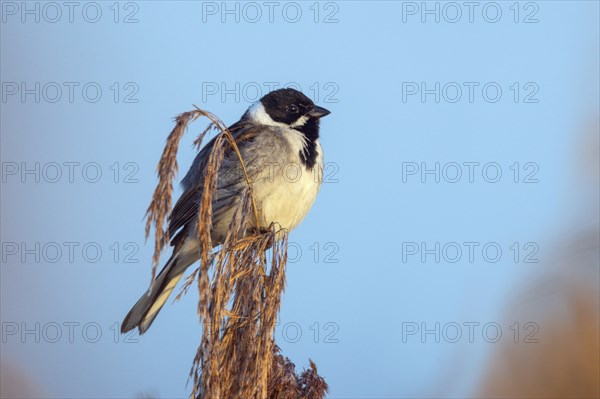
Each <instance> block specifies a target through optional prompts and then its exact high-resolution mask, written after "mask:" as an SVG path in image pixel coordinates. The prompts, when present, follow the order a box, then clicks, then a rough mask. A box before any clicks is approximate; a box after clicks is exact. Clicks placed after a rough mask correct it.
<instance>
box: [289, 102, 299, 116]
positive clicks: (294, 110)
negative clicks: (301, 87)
mask: <svg viewBox="0 0 600 399" xmlns="http://www.w3.org/2000/svg"><path fill="white" fill-rule="evenodd" d="M298 111H299V110H298V107H297V106H296V105H294V104H292V105H288V106H287V112H289V113H290V114H297V113H298Z"/></svg>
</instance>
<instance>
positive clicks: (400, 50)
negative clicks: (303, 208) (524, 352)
mask: <svg viewBox="0 0 600 399" xmlns="http://www.w3.org/2000/svg"><path fill="white" fill-rule="evenodd" d="M23 4H24V3H21V2H6V1H2V2H1V3H0V5H1V7H2V24H1V31H0V32H1V57H0V58H1V61H0V67H1V74H2V76H1V81H2V99H1V101H2V102H1V103H0V105H1V107H2V111H1V125H0V127H1V130H2V136H1V140H2V141H1V149H0V155H1V157H2V179H3V180H2V194H1V211H2V227H1V235H2V237H1V241H2V245H3V247H2V251H3V252H2V256H3V259H2V269H1V272H2V281H1V292H2V294H1V295H2V304H1V310H2V323H3V324H2V332H3V341H2V361H3V362H6V363H10V364H13V365H16V366H18V367H19V368H21V369H22V370H24V372H26V373H28V374H30V375H32V376H33V378H34V379H35V380H36V381H37V383H38V385H39V386H40V390H41V391H42V392H43V394H44V395H47V396H48V397H90V398H92V397H128V396H132V395H135V394H137V393H140V392H149V393H153V394H158V395H159V396H160V397H164V398H167V397H184V396H186V394H187V393H188V392H189V387H188V388H186V379H187V373H188V371H189V368H190V366H191V363H192V359H193V356H194V353H195V349H196V346H197V344H198V342H199V339H200V333H201V331H200V327H199V324H198V320H197V317H196V312H195V306H196V301H197V293H196V292H194V291H193V290H191V291H190V293H189V294H188V295H187V296H186V297H185V298H183V299H182V300H181V301H180V302H178V303H176V304H175V305H173V306H167V307H166V308H165V309H164V310H163V312H161V314H160V316H159V317H158V318H157V320H156V322H155V324H154V325H153V326H152V329H151V330H150V331H149V333H148V334H146V335H144V336H143V337H137V336H133V337H127V338H126V339H127V340H134V341H135V342H124V339H125V338H124V337H121V336H118V335H116V334H115V323H117V322H120V321H121V320H122V318H123V316H124V315H125V313H126V312H127V310H128V309H129V307H130V306H131V305H132V304H133V303H134V302H135V300H137V298H138V297H139V295H140V294H141V293H142V292H143V291H144V290H145V289H146V287H147V285H148V282H149V278H150V261H151V256H152V245H151V242H148V243H147V244H146V243H145V242H144V236H143V220H142V218H143V215H144V212H145V209H146V207H147V205H148V203H149V200H150V196H151V194H152V191H153V189H154V186H155V183H156V180H155V175H154V169H155V166H156V164H157V162H158V158H159V156H160V153H161V151H162V148H163V145H164V142H165V138H166V136H167V134H168V133H169V131H170V129H171V128H172V117H173V116H175V115H176V114H178V113H180V112H183V111H186V110H190V109H192V108H193V105H192V104H196V105H198V106H201V107H202V108H205V109H207V110H210V111H211V112H213V113H215V114H216V115H218V116H219V117H220V118H221V119H222V120H224V121H225V122H226V123H233V122H235V121H236V120H237V119H238V118H239V117H240V116H241V115H242V113H243V112H244V111H245V109H246V108H247V107H248V106H249V105H250V103H251V102H252V101H254V100H255V99H257V98H258V97H259V96H260V95H261V94H265V93H266V92H268V90H269V88H272V87H282V86H286V85H288V86H289V85H292V86H295V87H298V88H300V89H302V91H303V92H305V93H306V94H307V95H309V96H310V97H311V98H313V99H314V100H315V101H316V102H317V103H318V104H320V105H322V106H324V107H326V108H328V109H330V110H331V111H332V113H331V115H330V116H328V117H327V118H325V119H324V120H323V122H322V135H321V136H322V144H323V148H324V151H325V160H326V162H327V165H328V166H327V169H326V182H325V184H324V185H323V187H322V190H321V192H320V194H319V197H318V199H317V201H316V203H315V205H314V207H313V209H312V211H311V213H310V214H309V215H308V217H307V218H306V220H305V221H304V222H303V223H302V224H301V226H300V227H299V228H297V229H296V230H295V231H294V232H292V234H291V236H290V240H291V241H292V242H293V243H294V248H295V249H296V250H297V253H298V256H297V257H296V259H294V260H295V261H294V262H290V264H289V265H288V271H287V289H286V292H285V296H284V300H283V303H282V308H281V317H280V327H278V329H277V331H276V340H277V342H278V344H279V345H280V346H281V348H282V350H283V353H284V354H285V355H287V356H288V357H290V358H291V359H292V361H293V362H294V363H295V364H296V366H297V368H298V369H302V368H303V367H305V366H307V364H308V359H309V358H311V359H313V360H314V361H315V362H316V363H317V365H318V366H319V371H320V372H321V373H322V375H324V376H325V378H326V379H327V382H328V383H329V385H330V387H331V389H330V396H331V397H333V398H341V397H344V398H346V397H354V398H358V397H415V396H464V395H467V394H468V393H469V392H470V391H471V390H472V388H473V386H474V384H475V381H476V380H477V378H478V376H479V371H480V370H481V367H482V364H484V363H483V362H484V361H485V356H486V354H487V353H488V352H489V351H490V350H491V349H492V348H494V345H495V344H494V343H490V342H488V341H489V339H488V338H489V336H485V337H484V336H483V335H482V331H481V328H482V326H484V325H486V324H488V323H498V325H500V327H501V329H502V332H503V338H502V339H511V338H510V334H512V332H511V331H510V330H509V327H510V324H511V323H510V322H507V321H506V320H503V319H502V316H501V314H502V308H503V304H504V303H505V301H506V300H507V299H508V298H510V296H511V295H512V293H513V291H514V290H515V289H516V287H518V286H519V284H522V281H524V276H526V275H527V274H528V273H530V272H532V270H533V268H535V267H536V266H537V265H536V264H531V263H525V262H524V260H525V258H526V256H527V255H530V258H528V259H538V260H539V262H540V264H543V263H544V262H545V261H548V259H549V258H551V257H552V246H553V244H552V242H553V240H555V239H556V237H555V236H556V235H559V234H560V232H562V231H563V230H562V229H564V228H565V227H564V226H568V225H569V221H570V220H571V219H572V218H573V217H574V215H575V214H577V213H578V211H580V209H579V206H578V205H577V204H578V202H577V196H578V194H577V193H578V189H577V188H576V187H574V185H573V176H574V175H576V174H578V173H579V171H578V169H577V165H576V160H577V158H578V152H577V151H578V149H579V147H580V146H581V140H580V137H581V134H580V133H581V130H582V125H584V124H585V122H586V120H587V118H589V117H590V116H591V117H593V114H594V112H597V106H598V37H599V21H598V12H599V10H598V3H597V2H593V1H573V2H566V1H552V2H550V1H538V2H517V3H514V2H496V3H490V2H477V4H476V6H474V8H473V9H469V8H468V7H467V6H464V5H462V3H452V5H450V6H449V5H448V4H447V3H441V2H429V3H427V5H426V7H428V8H427V10H434V12H437V13H438V14H437V16H438V17H439V22H436V20H435V18H436V14H435V13H434V14H430V13H426V12H424V11H423V8H422V7H423V4H424V3H422V2H393V1H381V2H365V1H342V2H321V3H316V2H295V3H294V2H275V3H274V5H273V8H272V9H270V8H269V7H270V6H269V5H265V4H264V3H262V2H258V3H252V5H250V6H248V5H247V4H246V3H236V2H229V3H227V4H226V5H225V3H222V2H188V1H179V2H177V1H176V2H166V1H141V2H139V1H138V2H121V3H116V4H117V7H115V6H114V4H113V2H99V3H94V4H96V5H93V4H91V3H86V2H83V3H78V5H77V6H76V7H75V8H74V9H73V10H72V15H71V16H72V22H71V21H70V20H69V18H70V17H71V16H70V15H69V9H68V8H67V7H65V6H64V5H63V6H60V5H59V10H60V11H59V12H60V17H59V14H57V13H56V12H57V9H56V8H52V7H48V6H47V5H46V4H45V3H36V2H28V3H27V5H28V7H30V8H29V9H30V10H33V13H32V14H31V13H30V14H28V13H27V12H25V11H24V10H23V9H22V7H23ZM36 4H37V6H36ZM455 4H458V7H457V6H455ZM515 4H516V5H515ZM36 7H37V8H36ZM98 10H100V14H98V13H97V11H98ZM117 10H118V12H117ZM227 10H229V12H228V11H227ZM435 10H439V11H435ZM484 10H485V11H484ZM498 10H500V14H498V13H497V11H498ZM517 10H518V12H517ZM270 12H272V14H270ZM457 12H459V13H460V18H459V17H458V15H459V14H457ZM471 12H472V14H470V13H471ZM36 13H37V15H36ZM259 16H260V17H259ZM36 17H39V22H36V20H35V18H36ZM470 18H472V19H471V20H470ZM95 20H97V22H93V21H95ZM115 20H116V21H117V22H115ZM423 20H424V22H423ZM454 20H457V22H452V21H454ZM536 20H537V22H536ZM52 21H55V22H52ZM126 21H127V22H128V23H126ZM494 21H495V22H494ZM515 21H516V22H515ZM526 21H527V22H528V23H525V22H526ZM36 84H38V85H37V86H36ZM98 88H99V89H100V91H98ZM24 90H29V92H27V91H25V94H24ZM71 90H72V91H71ZM498 90H500V91H498ZM424 91H425V94H423V92H424ZM27 93H29V94H27ZM59 93H60V94H59ZM36 97H39V98H36ZM36 100H39V101H36ZM204 126H205V123H204V122H202V121H201V122H199V123H197V124H196V125H194V126H193V127H192V128H191V129H190V132H189V133H188V135H187V136H186V138H184V141H183V143H182V145H181V148H180V157H179V160H180V171H185V170H187V167H188V165H189V164H190V162H191V160H192V159H193V157H194V155H195V153H194V150H193V148H192V147H191V143H192V141H193V138H194V137H195V135H196V134H197V133H199V132H200V131H201V129H203V128H204ZM36 165H37V166H36ZM36 168H37V169H36ZM436 168H437V169H436ZM23 170H33V172H30V173H29V174H27V173H25V174H23ZM428 170H429V171H432V172H427V171H428ZM517 171H518V173H517ZM71 172H72V175H71V174H70V173H71ZM98 172H99V173H100V175H98ZM469 172H472V176H471V178H469V176H470V175H469ZM498 172H499V173H500V175H498V174H497V173H498ZM436 173H437V174H438V175H437V176H436ZM457 173H460V178H458V175H457ZM179 177H182V174H180V175H179ZM36 179H37V180H39V181H36ZM436 179H437V180H438V181H436ZM455 180H456V181H455ZM496 180H497V181H496ZM453 181H455V182H453ZM515 181H516V182H515ZM578 223H579V222H578ZM578 226H579V225H578V224H577V223H576V224H575V227H578ZM515 242H516V243H518V244H517V246H516V247H515V246H514V243H515ZM15 243H16V245H17V247H15V246H14V245H13V244H15ZM69 243H73V244H69ZM115 243H116V244H115ZM415 243H416V244H415ZM436 243H437V244H436ZM465 243H472V244H465ZM21 244H24V245H25V247H23V246H22V245H21ZM36 245H39V249H36V248H37V247H36ZM436 245H439V250H437V249H436V248H437V247H436ZM469 245H470V246H471V247H470V246H469ZM57 247H58V248H60V253H59V252H56V251H57ZM457 247H458V248H460V250H461V255H460V256H459V255H458V254H457V253H456V252H453V251H456V248H457ZM517 247H518V248H519V252H518V254H517V251H516V248H517ZM28 248H29V249H31V248H33V250H32V251H30V252H29V255H27V253H28V252H27V251H26V250H27V249H28ZM69 248H73V253H72V257H69V255H70V254H69ZM98 248H99V249H100V251H101V253H100V254H98V253H97V251H98ZM415 248H417V249H415ZM469 248H473V256H474V257H473V260H472V261H471V260H470V259H469V256H468V255H469ZM483 248H486V251H488V250H489V252H483ZM497 248H500V250H501V251H502V252H501V254H500V255H499V256H498V260H497V261H496V259H495V258H496V255H494V251H495V250H496V249H497ZM423 249H424V250H427V249H430V250H431V249H433V252H432V253H430V254H429V255H427V254H425V255H423V253H422V250H423ZM411 251H413V252H414V251H417V252H415V253H411ZM291 252H293V251H291ZM436 254H437V255H438V256H439V257H440V261H439V262H436V260H435V257H436ZM36 255H39V256H40V260H39V262H37V261H36V259H35V256H36ZM515 256H516V261H515ZM454 259H456V261H455V262H454V261H453V260H454ZM129 261H135V262H134V263H129ZM465 322H467V323H471V322H472V323H479V324H478V326H479V327H477V328H478V330H476V331H475V332H476V333H475V338H474V339H473V341H474V342H469V340H468V339H467V331H468V329H467V327H465V325H464V323H465ZM36 323H39V327H36ZM53 323H54V324H53ZM65 323H67V324H65ZM73 323H75V324H73ZM77 323H79V324H77ZM436 323H440V324H439V325H440V333H439V335H440V337H441V338H440V342H435V335H434V334H430V335H424V336H423V337H424V339H422V335H421V332H422V331H421V328H422V327H423V326H424V327H426V328H429V329H435V328H436V327H435V326H436ZM453 323H457V324H458V325H460V326H462V327H461V328H462V333H463V335H462V338H461V339H460V340H458V342H456V343H452V342H449V341H452V339H449V337H450V336H449V335H448V334H450V331H451V328H453V326H454V325H455V324H453ZM57 325H58V326H59V327H56V326H57ZM415 325H416V326H418V327H419V332H418V333H416V334H415V335H407V331H408V329H410V328H411V326H415ZM68 326H73V327H72V328H73V330H69V328H70V327H68ZM14 328H17V330H16V331H17V332H16V333H15V332H14ZM444 328H446V329H445V330H444ZM542 328H543V326H542ZM25 329H29V330H33V331H34V332H33V333H31V334H25V335H23V330H25ZM36 329H37V331H38V332H37V333H36V332H35V331H36ZM56 331H58V332H60V337H59V338H58V339H54V337H55V335H56V334H55V332H56ZM70 331H72V332H73V339H70V338H69V332H70ZM96 331H100V333H101V336H99V337H98V338H97V337H96V335H95V332H96ZM403 333H404V335H403ZM446 333H447V334H446ZM36 334H37V335H36ZM444 334H446V335H444ZM37 338H39V341H40V342H36V339H37ZM55 340H56V342H51V341H55ZM423 340H425V342H422V341H423ZM71 341H72V342H71ZM93 341H96V342H93ZM457 365H458V366H457Z"/></svg>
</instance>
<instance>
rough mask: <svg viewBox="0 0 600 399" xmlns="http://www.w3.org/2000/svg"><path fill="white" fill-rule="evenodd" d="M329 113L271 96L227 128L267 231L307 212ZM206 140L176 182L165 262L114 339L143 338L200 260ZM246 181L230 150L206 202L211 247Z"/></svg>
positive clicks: (285, 95) (294, 95)
mask: <svg viewBox="0 0 600 399" xmlns="http://www.w3.org/2000/svg"><path fill="white" fill-rule="evenodd" d="M329 114H330V111H329V110H327V109H325V108H323V107H320V106H318V105H316V104H315V103H314V102H313V101H312V100H311V99H310V98H309V97H307V96H306V95H304V94H303V93H302V92H300V91H298V90H296V89H293V88H282V89H278V90H274V91H271V92H269V93H267V94H266V95H264V96H263V97H262V98H261V99H260V100H259V101H257V102H255V103H254V104H252V105H251V106H250V107H249V108H248V109H247V110H246V112H245V113H244V114H243V115H242V117H241V118H240V120H239V121H237V122H235V123H234V124H233V125H231V126H230V127H229V131H230V132H231V135H232V136H233V138H234V140H235V142H236V144H237V146H238V148H239V152H240V155H241V157H242V159H243V161H244V164H245V167H246V169H247V173H248V175H249V176H251V177H252V190H253V196H254V201H255V203H256V207H257V213H258V217H259V221H258V224H259V226H257V227H258V228H259V229H266V228H269V226H271V224H272V223H277V224H279V226H281V228H284V229H286V230H287V231H291V230H293V229H294V228H295V227H297V226H298V224H299V223H300V222H301V221H302V220H303V219H304V217H305V216H306V215H307V214H308V212H309V210H310V209H311V207H312V205H313V203H314V201H315V199H316V197H317V193H318V192H319V189H320V187H321V183H322V176H323V150H322V148H321V143H320V141H319V127H320V126H319V125H320V120H321V118H322V117H324V116H327V115H329ZM214 142H215V138H213V139H212V140H211V141H210V142H209V143H208V144H207V145H206V146H205V147H204V148H203V149H202V150H201V151H199V152H198V154H197V155H196V158H195V159H194V161H193V162H192V165H191V167H190V169H189V171H188V172H187V173H186V175H185V176H184V178H183V179H182V181H181V187H182V189H183V192H182V194H181V196H180V198H179V199H178V200H177V202H176V203H175V206H174V207H173V209H172V210H171V212H170V214H169V218H168V232H169V240H170V245H171V246H172V247H173V252H172V254H171V257H170V258H169V260H168V261H167V262H166V264H165V265H164V267H163V268H162V270H161V272H160V273H159V274H158V275H157V276H156V278H155V279H154V280H153V281H152V283H151V284H150V287H149V288H148V290H147V291H146V292H145V293H144V294H143V295H142V296H141V298H140V299H139V300H138V301H137V303H136V304H135V305H134V306H133V307H132V308H131V310H130V311H129V313H127V315H126V316H125V318H124V320H123V322H122V324H121V332H122V333H126V332H128V331H130V330H133V329H134V328H136V327H137V328H138V331H139V333H140V334H144V333H145V332H146V331H147V330H148V328H149V327H150V325H151V324H152V322H153V321H154V319H155V318H156V316H157V315H158V312H159V311H160V310H161V309H162V307H163V305H164V304H165V302H166V301H167V299H168V297H169V295H170V294H171V292H172V291H173V289H174V288H175V287H176V285H177V283H178V282H179V280H180V279H181V277H182V276H183V273H184V272H185V270H186V269H187V268H188V267H189V266H190V265H192V264H193V263H195V262H196V261H198V260H199V259H200V242H199V240H198V235H197V227H198V225H197V223H198V212H199V208H200V201H201V198H202V193H203V189H204V170H205V168H206V165H207V163H208V158H209V156H210V153H211V150H212V148H213V146H214ZM247 184H248V183H247V181H246V179H245V175H244V173H243V172H242V171H241V163H240V161H239V159H238V158H237V156H236V155H235V154H233V152H232V151H230V152H229V154H228V153H226V155H225V157H224V159H223V161H222V163H221V165H220V166H219V170H218V178H217V187H216V191H215V193H214V195H213V203H212V208H213V213H212V228H211V231H210V236H211V240H212V243H213V246H215V247H216V246H218V245H220V244H222V243H223V242H224V240H225V237H226V235H227V232H228V228H229V226H230V222H231V220H232V218H233V217H234V215H235V214H236V211H237V210H238V209H239V207H240V206H242V203H243V195H242V193H243V192H244V190H245V189H246V188H247Z"/></svg>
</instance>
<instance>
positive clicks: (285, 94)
mask: <svg viewBox="0 0 600 399" xmlns="http://www.w3.org/2000/svg"><path fill="white" fill-rule="evenodd" d="M260 102H261V103H262V105H263V106H264V107H265V111H266V112H267V113H268V114H269V116H270V117H271V119H273V121H275V122H279V123H283V124H285V125H288V126H291V127H298V126H302V125H304V123H305V122H306V121H307V120H308V119H315V120H317V119H319V118H322V117H323V116H325V115H328V114H329V111H328V110H326V109H325V108H321V107H318V106H316V105H315V103H313V102H312V100H311V99H310V98H308V97H306V96H305V95H304V94H303V93H301V92H299V91H298V90H294V89H289V88H288V89H280V90H275V91H272V92H270V93H269V94H267V95H265V96H264V97H263V98H261V99H260Z"/></svg>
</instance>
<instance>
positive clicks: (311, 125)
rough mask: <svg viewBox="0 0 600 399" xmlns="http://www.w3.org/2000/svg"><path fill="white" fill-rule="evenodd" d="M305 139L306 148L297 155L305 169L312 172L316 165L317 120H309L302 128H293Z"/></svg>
mask: <svg viewBox="0 0 600 399" xmlns="http://www.w3.org/2000/svg"><path fill="white" fill-rule="evenodd" d="M294 129H295V130H297V131H299V132H300V133H302V134H303V135H304V137H306V147H304V149H302V150H300V152H299V153H298V155H299V156H300V161H301V162H302V163H303V164H304V166H306V169H308V170H312V168H313V167H314V166H315V163H317V139H318V138H319V120H318V119H315V118H309V119H308V120H307V121H306V123H305V124H304V125H303V126H298V127H296V128H294Z"/></svg>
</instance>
